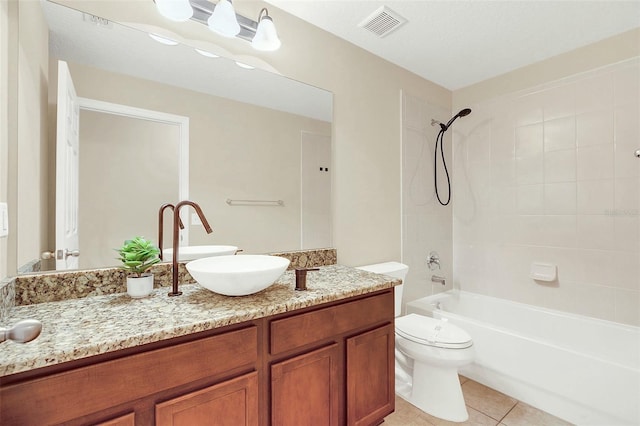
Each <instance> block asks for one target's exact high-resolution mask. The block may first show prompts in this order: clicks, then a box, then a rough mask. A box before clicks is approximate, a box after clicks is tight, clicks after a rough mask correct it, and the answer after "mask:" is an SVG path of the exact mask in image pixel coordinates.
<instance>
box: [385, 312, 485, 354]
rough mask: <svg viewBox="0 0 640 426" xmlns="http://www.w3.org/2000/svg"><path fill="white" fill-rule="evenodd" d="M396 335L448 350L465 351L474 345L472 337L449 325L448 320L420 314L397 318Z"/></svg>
mask: <svg viewBox="0 0 640 426" xmlns="http://www.w3.org/2000/svg"><path fill="white" fill-rule="evenodd" d="M395 330H396V333H397V334H398V335H399V336H402V337H404V338H405V339H407V340H410V341H412V342H415V343H419V344H421V345H426V346H434V347H437V348H447V349H464V348H468V347H470V346H471V345H473V341H472V340H471V336H469V334H468V333H467V332H466V331H464V330H463V329H461V328H459V327H457V326H455V325H453V324H449V323H448V322H447V320H446V319H445V320H438V319H435V318H431V317H426V316H423V315H418V314H409V315H405V316H403V317H399V318H396V324H395Z"/></svg>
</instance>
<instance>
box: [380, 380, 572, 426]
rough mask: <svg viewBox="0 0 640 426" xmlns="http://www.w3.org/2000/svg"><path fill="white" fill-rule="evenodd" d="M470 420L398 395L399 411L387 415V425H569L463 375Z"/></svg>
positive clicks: (463, 389)
mask: <svg viewBox="0 0 640 426" xmlns="http://www.w3.org/2000/svg"><path fill="white" fill-rule="evenodd" d="M460 382H461V383H462V393H463V394H464V400H465V402H466V404H467V411H468V412H469V420H467V421H466V422H464V423H454V422H449V421H446V420H442V419H439V418H437V417H433V416H431V415H429V414H427V413H425V412H423V411H421V410H419V409H418V408H416V407H414V406H413V405H411V404H409V403H408V402H407V401H405V400H404V399H402V398H400V397H398V396H396V411H395V412H394V413H393V414H391V415H389V416H387V417H386V418H385V421H384V423H383V425H386V426H445V425H446V426H450V425H477V426H567V425H570V423H567V422H565V421H564V420H561V419H559V418H557V417H554V416H552V415H551V414H548V413H545V412H544V411H540V410H538V409H537V408H534V407H532V406H530V405H527V404H525V403H524V402H520V401H518V400H516V399H514V398H511V397H510V396H507V395H505V394H503V393H500V392H498V391H496V390H493V389H491V388H488V387H486V386H484V385H481V384H480V383H477V382H474V381H473V380H469V379H467V378H465V377H460Z"/></svg>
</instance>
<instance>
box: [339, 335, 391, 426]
mask: <svg viewBox="0 0 640 426" xmlns="http://www.w3.org/2000/svg"><path fill="white" fill-rule="evenodd" d="M394 343H395V342H394V326H393V324H389V325H386V326H383V327H380V328H376V329H375V330H372V331H369V332H366V333H363V334H360V335H358V336H355V337H352V338H350V339H347V424H348V425H372V424H378V423H380V422H381V421H382V419H383V418H384V417H385V416H386V415H388V414H390V413H391V412H392V411H393V410H394V405H395V395H394V388H395V378H394V376H395V370H394V368H395V355H394V349H395V345H394Z"/></svg>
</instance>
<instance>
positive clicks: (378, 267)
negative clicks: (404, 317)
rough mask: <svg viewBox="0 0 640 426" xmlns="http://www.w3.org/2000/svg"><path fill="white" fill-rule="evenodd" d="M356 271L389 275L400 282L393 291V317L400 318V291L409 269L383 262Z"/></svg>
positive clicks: (402, 264) (361, 267)
mask: <svg viewBox="0 0 640 426" xmlns="http://www.w3.org/2000/svg"><path fill="white" fill-rule="evenodd" d="M356 269H362V270H363V271H369V272H374V273H376V274H384V275H389V276H391V277H393V278H399V279H401V280H402V284H401V285H398V286H396V287H395V289H394V295H395V296H394V300H395V306H394V310H395V316H397V317H398V316H400V314H401V312H402V289H403V287H404V280H405V278H406V276H407V272H409V267H408V266H407V265H405V264H404V263H400V262H384V263H374V264H373V265H364V266H358V267H357V268H356Z"/></svg>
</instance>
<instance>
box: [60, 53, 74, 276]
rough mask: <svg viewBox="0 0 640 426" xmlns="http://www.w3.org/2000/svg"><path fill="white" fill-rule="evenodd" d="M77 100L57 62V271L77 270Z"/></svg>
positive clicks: (67, 75) (63, 66)
mask: <svg viewBox="0 0 640 426" xmlns="http://www.w3.org/2000/svg"><path fill="white" fill-rule="evenodd" d="M79 113H80V108H79V105H78V97H77V95H76V89H75V88H74V87H73V80H71V73H70V72H69V67H68V66H67V63H66V62H64V61H58V117H57V126H58V130H57V134H56V269H57V270H61V269H77V268H78V255H79V253H80V252H79V250H80V247H78V174H79V173H78V168H79V161H78V159H79V151H78V148H79V143H78V142H79V138H78V134H79V128H80V123H79Z"/></svg>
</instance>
